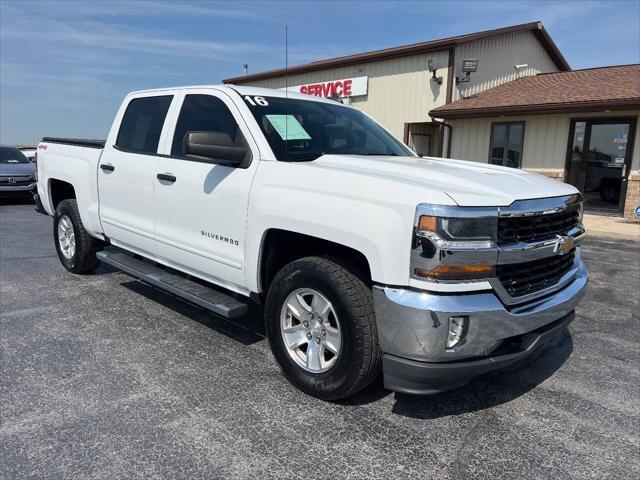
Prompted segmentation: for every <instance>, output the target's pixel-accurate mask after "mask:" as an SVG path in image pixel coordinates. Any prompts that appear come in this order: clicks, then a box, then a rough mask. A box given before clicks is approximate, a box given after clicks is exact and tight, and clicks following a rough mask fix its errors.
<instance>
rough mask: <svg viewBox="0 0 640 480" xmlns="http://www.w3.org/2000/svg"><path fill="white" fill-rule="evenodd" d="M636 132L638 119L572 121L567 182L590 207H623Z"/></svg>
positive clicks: (606, 209) (612, 210)
mask: <svg viewBox="0 0 640 480" xmlns="http://www.w3.org/2000/svg"><path fill="white" fill-rule="evenodd" d="M634 134H635V119H622V118H615V119H613V118H612V119H597V120H573V121H572V122H571V131H570V137H569V147H570V148H569V152H568V158H567V181H568V183H570V184H571V185H573V186H574V187H576V188H577V189H578V190H580V191H581V192H582V193H583V195H584V196H585V207H586V208H587V209H590V210H595V211H601V212H603V213H606V212H610V213H618V212H620V211H622V210H623V209H624V199H625V193H626V183H627V177H628V175H629V170H630V167H631V153H632V152H631V149H632V147H633V145H632V143H631V142H632V139H633V136H634Z"/></svg>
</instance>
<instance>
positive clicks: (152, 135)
mask: <svg viewBox="0 0 640 480" xmlns="http://www.w3.org/2000/svg"><path fill="white" fill-rule="evenodd" d="M172 99H173V96H171V95H166V96H161V97H144V98H135V99H133V100H131V102H130V103H129V105H128V106H127V111H126V112H125V113H124V116H123V117H122V123H121V124H120V131H119V132H118V140H117V141H116V146H117V147H119V148H121V149H123V150H130V151H134V152H140V153H149V154H155V153H156V152H157V151H158V142H159V141H160V133H161V132H162V126H163V125H164V119H165V117H166V116H167V111H168V110H169V105H171V100H172Z"/></svg>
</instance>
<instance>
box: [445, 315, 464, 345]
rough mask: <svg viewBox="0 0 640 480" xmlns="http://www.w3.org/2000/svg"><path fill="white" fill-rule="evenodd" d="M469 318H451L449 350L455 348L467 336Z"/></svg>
mask: <svg viewBox="0 0 640 480" xmlns="http://www.w3.org/2000/svg"><path fill="white" fill-rule="evenodd" d="M468 325H469V317H467V316H460V317H449V335H448V336H447V348H453V347H455V346H456V345H457V344H458V343H460V340H462V339H463V338H464V336H465V335H466V334H467V327H468Z"/></svg>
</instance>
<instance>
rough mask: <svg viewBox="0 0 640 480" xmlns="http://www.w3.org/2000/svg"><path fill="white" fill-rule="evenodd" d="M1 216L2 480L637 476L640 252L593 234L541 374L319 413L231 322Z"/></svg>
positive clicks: (529, 367)
mask: <svg viewBox="0 0 640 480" xmlns="http://www.w3.org/2000/svg"><path fill="white" fill-rule="evenodd" d="M51 230H52V222H51V219H50V218H47V217H45V216H43V215H38V214H37V213H35V212H34V210H33V205H31V204H26V203H25V204H20V203H6V202H5V203H3V204H0V326H1V327H0V348H1V355H2V357H1V366H0V368H1V371H0V382H1V385H0V409H1V410H0V462H1V465H2V466H1V468H2V470H1V471H0V477H2V478H7V479H9V478H26V477H28V478H31V477H33V478H42V477H48V478H62V477H65V478H118V479H120V478H129V477H131V478H133V477H136V478H299V477H306V478H367V479H373V478H394V479H395V478H438V479H442V478H453V479H460V478H478V477H483V476H484V477H489V476H490V477H493V478H594V479H601V478H616V479H620V478H638V477H640V458H639V455H640V433H639V432H640V402H638V398H640V375H639V365H640V361H639V360H640V332H639V330H640V329H639V328H638V326H639V325H640V323H639V322H640V318H639V308H638V288H639V286H640V243H638V242H633V241H630V240H613V239H606V238H590V239H588V240H587V242H586V243H585V246H584V250H583V252H584V256H585V258H586V262H587V265H588V266H589V269H590V277H591V285H590V290H589V291H588V293H587V295H586V297H585V300H584V301H583V302H582V304H581V305H580V307H579V309H578V311H577V318H576V320H575V322H574V323H573V324H572V325H571V326H570V328H569V329H568V331H566V332H564V334H563V336H561V337H560V338H557V339H556V340H555V341H554V342H552V343H551V344H550V345H548V346H546V347H545V348H544V351H543V352H540V353H539V354H538V355H537V356H536V359H535V360H534V361H533V362H529V363H526V364H521V365H517V366H515V367H512V368H511V369H510V370H509V371H507V372H501V373H492V374H489V375H486V376H484V377H481V378H479V379H477V380H475V381H473V382H472V383H471V384H469V385H468V386H467V387H465V388H463V389H460V390H457V391H454V392H450V393H447V394H442V395H439V396H432V397H411V396H407V395H401V394H394V393H391V392H388V391H385V390H383V389H382V388H381V386H380V385H374V386H373V387H371V388H369V389H367V390H366V391H365V392H363V393H362V394H360V395H359V396H358V397H356V398H354V399H352V400H350V401H347V402H341V403H333V404H332V403H325V402H321V401H319V400H316V399H314V398H310V397H308V396H305V395H304V394H302V393H300V392H298V391H297V390H295V389H294V388H293V387H292V386H291V385H289V383H288V382H287V381H286V380H285V379H284V378H283V377H282V376H281V374H280V372H279V370H278V367H277V365H276V363H275V361H274V360H273V358H272V357H271V353H270V351H269V347H268V344H267V342H266V340H265V339H264V337H263V336H262V333H263V329H262V327H261V322H262V312H261V311H260V310H259V309H258V308H254V309H252V310H250V313H249V315H247V316H246V318H242V319H240V320H239V321H237V322H236V324H232V323H229V322H228V321H226V320H222V319H220V318H216V317H215V316H213V315H212V314H209V313H208V312H206V311H204V310H201V309H200V308H197V307H194V306H192V305H189V304H186V303H184V302H182V301H179V300H177V299H175V298H173V297H171V296H170V295H167V294H165V293H162V292H160V291H158V290H154V289H153V288H151V287H149V286H146V285H144V284H142V283H140V282H138V281H136V280H134V279H133V278H131V277H129V276H127V275H125V274H123V273H120V272H118V271H115V270H113V269H110V268H107V267H104V266H102V267H100V269H99V270H98V272H97V273H96V274H94V275H90V276H84V277H81V276H74V275H72V274H70V273H67V272H66V271H65V270H64V269H63V268H62V266H61V265H60V264H59V262H58V259H57V257H56V254H55V250H54V247H53V242H52V238H51V237H52V233H51Z"/></svg>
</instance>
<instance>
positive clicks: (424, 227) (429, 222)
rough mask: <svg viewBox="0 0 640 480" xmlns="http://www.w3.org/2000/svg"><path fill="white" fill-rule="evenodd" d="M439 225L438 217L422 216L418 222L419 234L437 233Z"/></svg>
mask: <svg viewBox="0 0 640 480" xmlns="http://www.w3.org/2000/svg"><path fill="white" fill-rule="evenodd" d="M437 225H438V220H437V219H436V217H430V216H428V215H422V216H421V217H420V220H418V231H419V232H435V231H436V228H437Z"/></svg>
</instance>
